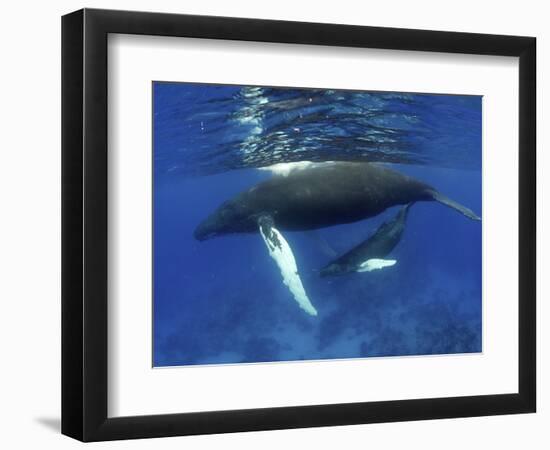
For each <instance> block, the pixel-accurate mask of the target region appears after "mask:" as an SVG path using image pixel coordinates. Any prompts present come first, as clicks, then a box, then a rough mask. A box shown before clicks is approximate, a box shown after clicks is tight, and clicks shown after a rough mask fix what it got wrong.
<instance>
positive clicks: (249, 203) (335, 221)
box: [194, 162, 480, 315]
mask: <svg viewBox="0 0 550 450" xmlns="http://www.w3.org/2000/svg"><path fill="white" fill-rule="evenodd" d="M287 166H288V167H293V165H292V163H291V164H288V165H287ZM294 167H295V170H287V171H285V172H284V174H283V175H276V176H273V177H272V178H270V179H268V180H266V181H263V182H261V183H259V184H257V185H255V186H252V187H251V188H250V189H248V190H246V191H244V192H241V193H240V194H237V195H236V196H235V197H233V198H232V199H230V200H228V201H226V202H224V203H223V204H222V205H221V206H220V207H219V208H218V209H217V210H215V211H214V212H213V213H212V214H211V215H210V216H209V217H207V218H206V219H205V220H204V221H202V222H201V223H200V224H199V225H198V226H197V228H196V229H195V232H194V236H195V238H196V239H198V240H200V241H203V240H205V239H210V238H213V237H216V236H222V235H226V234H231V233H255V232H259V233H260V234H261V236H262V238H263V239H264V242H265V243H266V245H267V248H268V251H269V252H270V255H271V256H272V257H273V258H274V259H275V261H276V262H277V265H278V266H279V269H280V270H281V273H282V275H283V280H284V281H285V284H287V286H288V287H289V289H290V290H291V292H292V294H293V295H294V298H295V299H296V301H297V302H298V304H299V305H300V307H302V309H304V310H305V311H306V312H307V313H308V314H312V315H315V314H316V311H315V308H314V307H313V305H311V302H310V301H309V299H308V298H307V295H306V294H305V291H304V289H303V286H302V283H301V281H300V277H299V274H298V271H297V269H296V267H297V265H296V260H295V258H294V255H293V254H292V250H291V248H290V246H289V245H288V242H287V241H286V240H285V239H284V237H283V235H282V234H281V232H280V231H279V230H283V231H304V230H314V229H318V228H323V227H328V226H332V225H339V224H346V223H352V222H357V221H360V220H363V219H367V218H369V217H374V216H376V215H378V214H380V213H381V212H383V211H385V210H386V209H387V208H390V207H392V206H396V205H406V204H408V203H411V202H419V201H436V202H439V203H442V204H443V205H445V206H448V207H450V208H452V209H455V210H456V211H458V212H460V213H461V214H463V215H465V216H466V217H468V218H470V219H473V220H480V218H479V217H478V216H477V215H476V214H475V213H474V212H473V211H471V210H470V209H468V208H466V207H465V206H462V205H460V204H459V203H457V202H455V201H454V200H451V199H450V198H448V197H446V196H445V195H443V194H441V193H440V192H438V191H437V190H436V189H435V188H433V187H431V186H430V185H428V184H426V183H423V182H421V181H419V180H416V179H414V178H412V177H409V176H406V175H403V174H401V173H399V172H397V171H395V170H391V169H389V168H387V167H383V166H382V165H380V164H376V163H367V162H326V163H305V162H301V163H296V164H295V165H294Z"/></svg>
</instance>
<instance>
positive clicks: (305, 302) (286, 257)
mask: <svg viewBox="0 0 550 450" xmlns="http://www.w3.org/2000/svg"><path fill="white" fill-rule="evenodd" d="M258 226H259V228H260V234H261V235H262V238H263V240H264V242H265V244H266V246H267V249H268V250H269V255H270V256H271V257H272V258H273V259H274V260H275V262H276V263H277V265H278V266H279V269H280V271H281V275H282V276H283V283H284V284H285V285H286V286H287V287H288V289H289V290H290V292H291V293H292V295H293V296H294V299H295V300H296V302H298V305H299V306H300V308H302V309H303V310H304V311H305V312H306V313H308V314H310V315H312V316H316V315H317V310H316V309H315V307H314V306H313V305H312V304H311V301H310V300H309V298H308V296H307V294H306V291H305V289H304V286H303V284H302V280H301V279H300V275H299V273H298V267H297V265H296V259H295V258H294V254H293V253H292V249H291V248H290V245H288V242H287V241H286V239H285V238H284V237H283V235H282V234H281V233H280V232H279V230H277V229H276V228H275V227H274V226H273V219H272V218H271V216H262V217H260V218H259V219H258Z"/></svg>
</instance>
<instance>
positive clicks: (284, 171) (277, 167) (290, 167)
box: [258, 161, 334, 177]
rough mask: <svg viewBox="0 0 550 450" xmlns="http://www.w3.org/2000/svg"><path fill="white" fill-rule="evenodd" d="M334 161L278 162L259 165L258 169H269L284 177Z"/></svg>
mask: <svg viewBox="0 0 550 450" xmlns="http://www.w3.org/2000/svg"><path fill="white" fill-rule="evenodd" d="M333 163H334V161H323V162H313V161H297V162H287V163H277V164H273V165H271V166H266V167H259V168H258V169H259V170H268V171H269V172H271V173H273V174H274V175H281V176H283V177H287V176H288V175H289V174H290V173H292V172H296V171H299V170H305V169H310V168H312V167H320V166H323V165H326V164H333Z"/></svg>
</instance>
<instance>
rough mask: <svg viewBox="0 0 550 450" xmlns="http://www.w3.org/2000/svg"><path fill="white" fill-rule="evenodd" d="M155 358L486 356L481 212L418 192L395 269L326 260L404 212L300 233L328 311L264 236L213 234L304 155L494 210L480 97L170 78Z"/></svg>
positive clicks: (160, 193)
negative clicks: (333, 265) (484, 191)
mask: <svg viewBox="0 0 550 450" xmlns="http://www.w3.org/2000/svg"><path fill="white" fill-rule="evenodd" d="M153 90H154V91H153V100H154V105H153V127H154V143H153V144H154V145H153V152H154V155H153V157H154V195H153V197H154V198H153V201H154V218H153V220H154V224H153V225H154V236H153V240H154V260H153V271H154V297H153V302H154V305H153V306H154V323H153V327H154V351H153V360H154V361H153V364H154V366H174V365H194V364H224V363H242V362H268V361H293V360H320V359H334V358H363V357H374V356H402V355H428V354H450V353H469V352H480V351H481V349H482V340H481V335H482V295H481V293H482V289H481V288H482V276H481V223H480V222H475V221H472V220H468V219H467V218H465V217H464V216H462V215H461V214H459V213H457V212H456V211H454V210H452V209H449V208H446V207H445V206H443V205H441V204H439V203H436V202H419V203H416V204H415V205H414V206H413V208H412V209H411V212H410V214H409V218H408V221H407V226H406V229H405V232H404V235H403V238H402V240H401V242H400V243H399V245H398V246H397V247H396V248H395V250H394V251H393V252H392V258H394V259H396V260H397V264H396V265H395V266H393V267H389V268H385V269H382V270H378V271H375V272H370V273H353V274H348V275H344V276H341V277H334V278H321V277H320V276H319V273H318V270H319V269H320V268H321V267H323V266H324V265H326V264H327V263H328V262H329V261H330V260H332V259H333V257H332V256H330V255H329V254H327V245H328V246H330V247H331V249H333V250H334V251H336V252H337V253H338V254H342V253H344V252H346V251H347V250H349V249H350V248H352V247H354V246H355V245H357V244H358V243H359V242H361V241H363V240H365V239H366V238H367V237H368V236H369V235H371V234H372V233H373V232H374V231H375V230H376V229H377V227H378V226H379V225H380V224H381V223H383V222H384V221H387V220H389V219H390V218H392V217H393V216H394V215H395V213H396V211H397V210H398V208H399V207H394V208H390V209H388V210H386V211H385V212H384V213H382V214H380V215H379V216H376V217H374V218H371V219H367V220H364V221H361V222H357V223H353V224H347V225H338V226H334V227H330V228H325V229H321V230H318V231H317V232H315V235H312V234H311V233H303V232H285V233H284V236H285V238H286V239H287V240H288V242H289V244H290V246H291V247H292V249H293V252H294V256H295V258H296V261H297V264H298V268H299V271H300V275H301V279H302V282H303V284H304V287H305V289H306V291H307V293H308V295H309V298H310V299H311V300H312V302H313V303H314V305H315V307H316V308H317V311H318V316H316V317H313V316H309V315H307V314H305V313H304V312H303V311H302V310H301V309H300V308H299V307H298V305H297V303H296V302H295V301H294V299H293V297H292V295H291V293H290V292H289V290H288V288H287V287H286V286H285V285H284V284H283V282H282V278H281V274H280V271H279V269H278V267H277V266H276V264H275V263H274V262H273V260H272V259H271V258H270V257H269V254H268V252H267V249H266V246H265V244H264V242H263V241H262V239H261V237H260V235H259V234H235V235H230V236H223V237H219V238H215V239H211V240H207V241H204V242H199V241H197V240H195V239H194V237H193V231H194V230H195V228H196V226H197V225H198V224H199V223H200V222H201V221H202V220H203V219H204V218H205V217H207V216H208V215H209V214H211V213H212V212H213V211H214V210H215V209H216V208H217V207H218V206H219V205H220V204H221V203H222V202H224V201H225V200H228V199H230V198H231V197H232V196H233V195H235V194H237V193H239V192H241V191H243V190H245V189H248V188H250V187H251V186H253V185H254V184H256V183H258V182H260V181H262V180H265V179H268V178H269V177H271V176H272V174H271V173H270V172H268V171H265V170H258V168H261V167H266V166H270V165H272V164H275V163H286V162H296V161H334V160H346V161H350V160H352V161H371V162H381V163H386V164H387V165H388V167H391V168H393V169H395V170H398V171H400V172H402V173H404V174H407V175H411V176H413V177H415V178H417V179H419V180H421V181H424V182H426V183H428V184H431V185H432V186H434V187H435V188H437V189H438V190H439V191H440V192H442V193H444V194H445V195H447V196H448V197H450V198H452V199H453V200H455V201H457V202H459V203H461V204H463V205H465V206H467V207H468V208H470V209H472V210H473V211H475V212H476V213H478V214H480V215H481V126H482V124H481V108H482V102H481V97H477V96H461V95H427V94H409V93H381V92H357V91H339V90H312V89H283V88H265V87H242V86H221V85H202V84H187V83H165V82H162V83H160V82H157V83H154V85H153Z"/></svg>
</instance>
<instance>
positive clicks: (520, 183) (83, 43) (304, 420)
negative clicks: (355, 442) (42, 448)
mask: <svg viewBox="0 0 550 450" xmlns="http://www.w3.org/2000/svg"><path fill="white" fill-rule="evenodd" d="M62 31H63V38H62V57H63V58H62V65H63V67H62V78H63V79H62V94H63V98H62V106H63V117H62V119H63V132H62V137H63V139H62V141H63V148H62V153H63V155H62V163H63V167H62V174H63V199H62V201H63V221H62V223H63V250H62V253H63V267H62V269H63V299H62V302H63V304H62V314H63V316H62V326H63V330H62V344H63V345H62V375H63V380H62V432H63V433H64V434H66V435H68V436H71V437H74V438H77V439H80V440H83V441H98V440H112V439H128V438H144V437H160V436H176V435H189V434H206V433H224V432H235V431H249V430H269V429H281V428H298V427H314V426H328V425H344V424H359V423H374V422H392V421H403V420H421V419H437V418H450V417H466V416H480V415H495V414H512V413H527V412H534V411H535V404H536V379H535V373H536V362H535V354H536V349H535V335H536V330H535V326H536V321H535V293H536V290H535V231H536V230H535V217H536V210H535V164H536V161H535V135H536V133H535V131H536V128H535V127H536V117H535V111H536V108H535V88H536V85H535V54H536V50H535V48H536V47H535V39H534V38H530V37H516V36H495V35H484V34H468V33H455V32H436V31H421V30H404V29H390V28H373V27H358V26H347V25H331V24H316V23H298V22H282V21H266V20H256V19H254V20H252V19H238V18H222V17H203V16H186V15H171V14H156V13H141V12H126V11H125V12H122V11H105V10H89V9H85V10H81V11H77V12H74V13H72V14H69V15H67V16H64V17H63V22H62Z"/></svg>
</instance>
